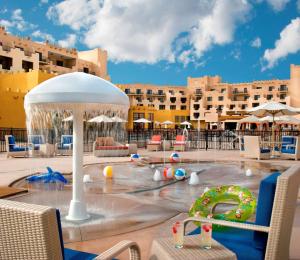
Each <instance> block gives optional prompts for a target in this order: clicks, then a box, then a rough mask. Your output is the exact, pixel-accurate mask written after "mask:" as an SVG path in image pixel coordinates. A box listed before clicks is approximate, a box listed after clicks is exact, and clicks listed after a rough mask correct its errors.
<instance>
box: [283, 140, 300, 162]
mask: <svg viewBox="0 0 300 260" xmlns="http://www.w3.org/2000/svg"><path fill="white" fill-rule="evenodd" d="M280 155H281V157H282V158H287V159H290V158H291V159H295V160H298V159H300V140H299V137H298V136H283V137H282V145H281V154H280Z"/></svg>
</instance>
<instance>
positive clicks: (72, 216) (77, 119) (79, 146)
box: [66, 108, 89, 221]
mask: <svg viewBox="0 0 300 260" xmlns="http://www.w3.org/2000/svg"><path fill="white" fill-rule="evenodd" d="M82 169H83V111H82V109H78V108H74V109H73V191H72V200H71V202H70V208H69V213H68V215H67V217H66V219H67V220H73V221H78V220H85V219H88V218H89V215H88V214H87V211H86V204H85V201H84V194H83V173H82Z"/></svg>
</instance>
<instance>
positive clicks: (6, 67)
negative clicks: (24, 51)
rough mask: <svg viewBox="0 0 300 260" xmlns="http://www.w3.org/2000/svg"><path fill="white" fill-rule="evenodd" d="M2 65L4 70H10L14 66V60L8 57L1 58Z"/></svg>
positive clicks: (0, 63)
mask: <svg viewBox="0 0 300 260" xmlns="http://www.w3.org/2000/svg"><path fill="white" fill-rule="evenodd" d="M0 65H2V69H4V70H10V68H11V66H12V58H10V57H6V56H0Z"/></svg>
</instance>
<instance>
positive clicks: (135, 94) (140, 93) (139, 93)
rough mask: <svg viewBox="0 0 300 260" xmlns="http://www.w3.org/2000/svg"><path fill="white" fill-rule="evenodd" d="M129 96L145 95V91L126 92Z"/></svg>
mask: <svg viewBox="0 0 300 260" xmlns="http://www.w3.org/2000/svg"><path fill="white" fill-rule="evenodd" d="M125 93H126V94H127V95H128V96H143V95H144V93H143V92H138V93H137V92H130V91H129V92H125Z"/></svg>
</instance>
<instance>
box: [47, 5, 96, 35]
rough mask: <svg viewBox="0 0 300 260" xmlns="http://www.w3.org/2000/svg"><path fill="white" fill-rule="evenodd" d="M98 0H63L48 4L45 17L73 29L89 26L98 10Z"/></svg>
mask: <svg viewBox="0 0 300 260" xmlns="http://www.w3.org/2000/svg"><path fill="white" fill-rule="evenodd" d="M100 6H101V2H100V1H99V0H64V1H62V2H60V3H58V4H54V5H52V6H50V8H49V9H48V11H47V17H48V18H49V19H52V20H54V21H56V22H57V23H58V24H59V25H68V26H70V27H71V28H72V29H73V30H79V29H81V28H86V27H89V26H91V25H92V24H93V23H95V22H96V19H97V16H98V13H99V11H100Z"/></svg>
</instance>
